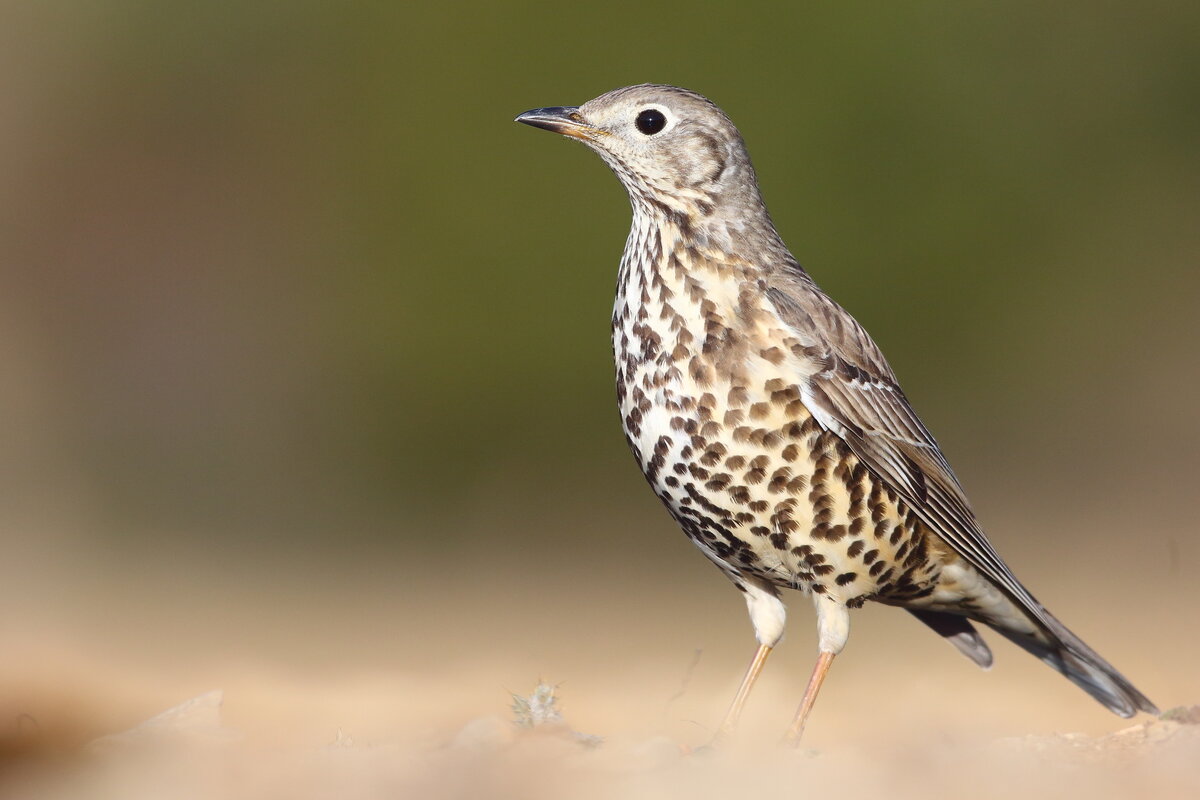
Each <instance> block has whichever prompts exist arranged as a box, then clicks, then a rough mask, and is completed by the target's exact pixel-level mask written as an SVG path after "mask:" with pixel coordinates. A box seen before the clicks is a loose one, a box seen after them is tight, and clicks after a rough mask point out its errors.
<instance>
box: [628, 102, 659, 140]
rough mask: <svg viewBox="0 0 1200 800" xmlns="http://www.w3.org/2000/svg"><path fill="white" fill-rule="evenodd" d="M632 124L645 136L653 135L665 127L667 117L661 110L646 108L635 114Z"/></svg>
mask: <svg viewBox="0 0 1200 800" xmlns="http://www.w3.org/2000/svg"><path fill="white" fill-rule="evenodd" d="M633 124H634V125H636V126H637V129H638V130H639V131H641V132H642V133H644V134H646V135H647V136H653V135H654V134H656V133H658V132H659V131H661V130H662V129H663V128H665V127H667V118H666V116H665V115H664V114H663V113H662V112H661V111H659V110H657V109H654V108H647V109H646V110H645V111H643V112H642V113H640V114H638V115H637V119H636V120H634V122H633Z"/></svg>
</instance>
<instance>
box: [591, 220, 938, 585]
mask: <svg viewBox="0 0 1200 800" xmlns="http://www.w3.org/2000/svg"><path fill="white" fill-rule="evenodd" d="M631 238H632V237H631ZM651 252H653V248H651ZM686 262H687V258H686V254H685V253H681V252H679V251H673V252H667V253H666V254H664V255H662V256H661V257H660V258H659V259H657V260H652V259H650V258H648V257H645V258H641V259H638V258H631V257H630V256H629V254H628V252H627V257H626V260H625V262H623V264H622V270H621V281H620V283H619V287H618V294H617V302H616V304H615V306H614V314H613V349H614V354H615V356H616V366H617V395H618V401H619V405H620V411H621V417H622V423H623V426H624V429H625V435H626V438H627V440H628V442H629V446H630V448H631V449H632V450H633V453H634V455H635V457H636V458H637V460H638V463H639V464H640V465H641V467H642V470H643V471H644V473H645V475H646V478H647V480H649V482H650V485H651V486H652V487H653V488H654V490H655V492H656V493H657V494H658V496H659V497H660V498H661V499H662V501H663V502H664V503H665V504H666V506H667V508H668V509H669V511H670V512H671V514H672V516H674V518H675V519H676V520H677V521H678V522H679V524H680V526H681V527H682V528H683V530H684V532H685V533H686V534H687V535H688V537H689V538H691V539H692V541H693V542H694V543H695V544H696V545H697V546H698V547H699V548H700V549H701V550H702V551H703V552H704V553H705V555H707V556H708V557H709V558H710V559H712V560H713V561H714V562H715V563H716V564H717V565H718V566H719V567H721V568H722V569H723V570H725V571H726V572H728V573H731V574H733V575H745V576H750V577H755V578H759V579H761V580H764V581H767V582H769V583H771V584H773V585H776V586H786V587H791V588H797V589H801V590H804V591H813V592H818V593H830V594H831V595H833V596H835V597H837V598H838V599H840V600H842V601H843V602H846V603H848V604H851V605H858V604H860V603H861V602H863V601H864V600H866V599H868V598H875V599H879V600H883V601H885V602H904V601H906V600H918V599H919V598H921V597H923V596H925V595H928V594H929V593H930V592H931V591H932V587H933V585H934V584H935V583H936V580H937V570H938V565H937V564H936V563H935V561H936V560H935V559H931V558H929V552H928V548H927V539H928V537H927V536H926V534H925V530H924V526H923V525H921V524H920V523H919V521H918V520H917V519H916V517H915V516H914V515H913V514H912V513H911V512H910V511H909V510H908V509H906V508H905V507H904V504H903V503H902V502H901V501H900V500H899V499H898V497H897V496H896V495H895V494H894V493H893V492H892V491H890V490H889V489H887V488H886V487H884V486H883V485H882V484H881V483H880V482H879V481H877V480H875V479H874V477H873V476H872V475H871V474H870V473H869V472H868V470H867V469H866V467H865V466H863V465H862V464H861V463H860V462H859V461H858V459H857V458H856V457H855V456H854V455H853V454H852V453H851V452H850V451H849V449H848V448H847V447H846V445H845V444H844V443H843V442H842V440H841V439H840V438H839V437H837V436H836V435H834V434H832V433H829V432H828V431H825V430H823V429H822V428H821V427H820V425H818V423H817V422H816V420H815V419H814V418H813V416H812V415H811V414H810V413H809V411H808V410H807V408H805V406H804V404H803V403H802V402H801V399H800V398H801V393H800V388H799V386H798V384H797V383H796V382H795V381H794V378H792V379H790V376H789V375H788V374H786V370H785V369H784V368H782V367H781V366H780V364H779V361H780V359H778V358H776V357H775V356H774V353H772V352H771V343H770V342H769V341H755V337H754V335H753V334H752V333H748V332H746V331H744V330H742V331H738V330H737V328H738V327H739V326H738V317H739V311H738V308H737V306H736V302H737V300H736V298H737V297H738V296H739V290H738V286H737V282H738V277H737V276H736V275H722V274H719V273H718V272H717V271H715V270H710V269H706V268H704V267H702V266H700V267H698V266H697V265H696V264H695V263H691V264H689V263H686ZM743 327H744V326H743Z"/></svg>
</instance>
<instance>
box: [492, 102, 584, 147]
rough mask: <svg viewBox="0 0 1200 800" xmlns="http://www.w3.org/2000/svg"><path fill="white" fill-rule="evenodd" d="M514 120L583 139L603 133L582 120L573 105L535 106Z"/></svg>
mask: <svg viewBox="0 0 1200 800" xmlns="http://www.w3.org/2000/svg"><path fill="white" fill-rule="evenodd" d="M514 122H524V123H525V124H526V125H532V126H533V127H535V128H545V129H546V130H548V131H554V132H555V133H561V134H562V135H563V136H570V137H572V138H575V139H583V140H584V141H595V139H596V137H597V136H599V135H600V134H601V133H603V131H601V130H600V129H599V128H594V127H592V126H591V125H589V124H587V123H586V122H584V121H583V117H582V116H581V115H580V113H579V109H578V108H577V107H575V106H555V107H554V108H535V109H533V110H532V111H526V112H525V113H524V114H522V115H521V116H519V117H517V118H516V119H515V120H514Z"/></svg>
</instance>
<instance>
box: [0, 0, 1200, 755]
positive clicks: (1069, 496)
mask: <svg viewBox="0 0 1200 800" xmlns="http://www.w3.org/2000/svg"><path fill="white" fill-rule="evenodd" d="M2 13H3V17H4V23H3V25H0V109H2V111H0V120H2V121H0V176H2V179H0V443H2V445H0V542H2V552H3V555H2V556H0V653H2V654H3V658H0V725H7V724H9V722H8V720H11V719H13V718H14V716H15V714H16V713H18V712H21V711H27V712H29V713H32V714H34V715H35V716H36V717H37V719H38V720H39V722H40V723H41V724H42V725H43V726H54V725H59V726H64V727H69V726H71V725H76V726H79V727H83V728H88V729H93V728H94V729H108V728H114V729H115V728H118V727H120V726H122V725H125V724H129V723H132V722H135V721H136V720H137V719H139V718H141V717H143V716H146V715H147V714H149V713H152V712H153V711H155V710H157V709H159V708H163V707H166V706H168V705H171V704H172V703H174V702H176V701H178V700H181V699H183V698H184V697H187V696H190V695H192V694H196V693H198V692H200V691H203V690H205V689H209V688H213V687H224V688H225V689H226V692H227V695H226V697H227V701H226V705H227V713H228V715H229V718H230V721H231V723H232V724H234V725H239V726H241V727H243V728H247V729H252V730H253V729H263V730H276V731H278V730H281V729H285V728H286V729H288V730H291V731H295V732H299V733H300V734H301V735H302V736H309V737H312V738H313V739H314V740H317V741H320V740H322V737H327V736H329V735H332V732H333V730H334V729H335V728H337V727H338V726H346V727H349V728H350V729H351V730H354V731H358V732H360V734H364V735H370V736H375V737H377V738H389V737H391V738H395V737H403V736H409V735H411V736H424V735H441V733H442V732H444V731H447V730H452V729H453V728H454V727H456V726H457V725H459V724H461V723H462V722H463V721H464V720H466V719H469V718H470V717H472V716H475V715H479V714H490V713H502V712H503V710H504V705H505V703H506V694H505V690H507V689H511V690H527V689H528V688H530V687H531V686H532V684H533V683H534V681H535V680H536V679H537V678H538V677H543V678H546V679H548V680H552V681H561V682H562V683H563V688H562V691H563V696H564V698H565V702H566V704H567V709H568V712H569V713H570V716H571V718H572V721H573V722H574V724H575V725H576V726H578V727H580V728H582V729H584V730H588V731H594V732H597V733H601V734H606V735H614V734H615V733H617V732H620V731H632V730H659V731H667V732H669V733H671V735H674V736H678V737H680V738H683V739H689V740H702V739H703V738H704V737H705V736H706V735H707V733H708V731H709V730H710V728H709V726H711V725H713V724H715V723H716V721H717V720H718V719H719V717H720V713H721V711H722V710H723V707H724V705H725V703H726V702H727V701H728V699H729V695H730V694H731V693H732V690H733V687H734V685H735V683H736V680H737V678H738V677H739V675H740V670H741V669H742V666H743V662H744V661H745V659H747V658H748V657H749V656H750V651H751V649H752V647H753V640H752V635H751V629H750V625H749V622H748V621H747V620H746V618H745V610H744V606H743V604H742V602H741V601H740V600H739V598H738V595H737V593H736V592H734V591H733V590H732V589H731V588H730V587H729V586H728V585H727V583H726V582H725V581H724V579H723V578H722V577H721V576H720V575H719V574H718V573H717V572H716V571H715V570H714V569H713V568H712V567H711V566H710V565H708V564H707V562H705V560H704V559H703V558H702V557H701V556H700V555H699V554H698V553H696V552H694V551H693V549H692V548H691V546H690V545H689V544H688V543H687V542H686V541H685V540H684V538H683V537H682V536H681V535H680V534H679V533H678V531H677V530H676V529H675V527H674V525H673V523H671V522H670V520H669V519H668V517H667V516H666V514H665V513H664V512H663V511H662V510H661V508H660V507H659V506H658V503H657V501H656V500H655V499H654V498H653V497H652V496H651V494H650V493H649V491H647V489H646V487H645V485H644V482H643V480H642V478H641V476H640V475H639V474H638V471H637V470H636V468H635V467H634V465H633V463H632V460H631V459H630V457H629V455H628V453H627V451H626V449H625V445H624V443H623V441H622V438H621V434H620V431H619V427H618V422H617V416H616V414H615V411H614V401H613V390H612V386H611V364H610V354H609V349H608V347H609V346H608V315H609V311H610V303H611V294H612V289H613V283H614V276H615V270H616V263H617V259H618V257H619V254H620V251H621V248H622V245H623V243H624V237H625V232H626V228H627V225H628V213H629V212H628V207H627V204H626V201H625V199H624V197H623V195H622V192H621V190H620V187H619V185H618V184H617V182H616V181H615V180H614V179H613V177H612V176H611V175H610V174H609V173H608V172H607V170H605V169H604V167H603V166H602V164H601V163H600V162H599V161H598V159H596V158H595V157H594V156H593V155H592V154H590V153H587V152H586V151H585V150H584V149H583V148H579V147H576V146H573V145H570V144H567V143H565V142H563V141H558V140H556V139H554V138H553V137H551V136H549V135H546V134H544V133H540V132H536V131H531V130H528V129H526V128H523V127H521V126H518V125H514V124H513V123H512V121H511V120H512V118H513V116H515V115H516V114H517V113H519V112H521V111H523V110H525V109H527V108H531V107H536V106H544V105H558V104H577V103H580V102H583V101H585V100H587V99H589V98H591V97H593V96H595V95H597V94H599V93H601V92H603V91H606V90H608V89H612V88H615V87H617V86H621V85H626V84H630V83H638V82H643V81H656V82H668V83H676V84H680V85H684V86H688V87H689V88H694V89H696V90H699V91H701V92H703V93H705V94H707V95H709V96H710V97H712V98H713V99H714V100H716V101H717V102H718V103H720V104H721V105H722V106H723V107H724V108H725V109H726V110H727V111H728V112H729V114H730V115H731V116H732V117H733V118H734V120H735V121H737V122H738V124H739V125H740V127H741V129H742V132H743V134H744V135H745V137H746V139H747V141H748V143H749V146H750V150H751V153H752V155H753V156H754V158H755V162H756V165H757V167H758V169H759V172H760V175H761V176H762V179H763V190H764V193H765V195H766V198H767V200H768V202H769V204H770V206H771V209H772V212H773V215H774V217H775V219H776V220H777V221H778V223H779V226H780V228H781V231H782V233H783V234H784V237H785V239H786V240H787V241H788V242H789V244H790V245H791V247H792V249H793V251H794V252H795V254H796V255H797V257H798V258H799V259H800V260H801V262H802V263H804V264H805V265H806V266H807V267H808V269H809V270H810V272H811V273H812V274H813V275H814V276H815V277H816V278H817V280H818V281H819V282H820V283H821V284H822V286H823V287H824V288H825V289H826V290H827V291H828V292H829V293H830V294H832V295H833V296H834V297H836V298H837V299H838V300H839V301H841V302H842V303H843V304H844V305H845V306H846V307H847V308H849V309H850V310H851V311H852V312H853V313H854V314H855V315H856V316H857V317H858V318H859V320H860V321H862V322H863V323H864V324H865V325H866V326H867V327H868V328H869V329H870V330H871V331H872V333H873V334H874V336H875V337H876V339H877V340H878V341H879V342H880V343H881V345H882V346H883V347H884V349H885V351H886V352H887V353H888V356H889V358H890V360H891V361H892V364H893V366H894V367H895V368H896V370H897V372H898V373H899V375H900V376H901V378H902V380H903V381H904V385H905V388H906V390H907V393H908V394H909V396H910V398H911V399H912V400H913V402H914V404H915V405H916V406H917V408H918V409H919V410H920V412H921V413H922V415H923V416H924V418H925V420H926V422H927V423H928V424H929V426H930V427H931V428H932V429H933V430H934V432H935V434H936V435H937V436H938V438H939V441H940V442H941V443H942V445H943V447H944V449H945V450H946V452H947V453H948V455H949V457H950V459H951V461H952V463H953V464H954V465H955V467H956V469H957V471H958V473H959V476H960V477H961V479H962V480H963V482H964V484H965V485H966V486H967V487H968V489H969V490H970V491H971V494H972V497H973V499H974V502H975V504H976V506H977V509H978V511H979V514H980V516H981V518H982V519H983V521H984V524H985V527H986V528H987V529H988V531H989V533H990V535H991V537H992V539H993V541H994V542H995V543H996V545H997V547H998V549H999V550H1000V551H1001V553H1002V554H1004V555H1005V556H1006V558H1007V559H1008V560H1009V561H1010V562H1011V563H1012V565H1013V567H1014V569H1015V571H1016V572H1017V574H1018V575H1020V576H1021V577H1022V579H1023V580H1024V581H1025V582H1026V583H1028V584H1029V585H1030V587H1031V588H1032V589H1033V591H1034V592H1035V593H1036V594H1038V595H1039V597H1041V599H1043V600H1044V601H1045V602H1046V604H1047V605H1048V606H1050V607H1051V608H1052V609H1054V610H1055V612H1056V613H1057V614H1058V615H1059V616H1061V617H1062V618H1063V619H1064V620H1066V621H1067V622H1068V623H1069V624H1070V625H1071V626H1072V627H1073V628H1075V629H1076V630H1077V631H1078V632H1079V633H1080V634H1081V635H1083V636H1084V638H1085V639H1087V640H1088V641H1089V642H1090V643H1092V644H1093V645H1094V646H1095V647H1096V648H1097V649H1098V650H1100V651H1101V652H1102V653H1104V654H1105V655H1106V656H1108V657H1109V658H1110V659H1111V660H1113V661H1114V662H1115V663H1116V664H1117V665H1118V666H1120V667H1121V668H1122V669H1123V670H1124V671H1125V672H1127V674H1128V675H1129V676H1130V677H1131V678H1133V679H1134V680H1135V681H1136V682H1137V683H1138V684H1139V685H1140V686H1141V687H1142V688H1143V689H1144V690H1145V691H1146V692H1147V693H1148V694H1150V695H1151V697H1152V698H1154V699H1155V700H1156V701H1157V702H1158V703H1159V704H1160V705H1162V706H1163V707H1164V708H1166V707H1169V706H1171V705H1176V704H1178V703H1182V702H1194V701H1196V700H1197V699H1198V698H1197V694H1198V691H1197V689H1198V687H1197V681H1196V679H1195V674H1196V667H1195V664H1196V661H1197V657H1200V644H1198V643H1197V639H1196V636H1195V630H1196V621H1197V614H1198V612H1200V590H1198V589H1197V588H1196V585H1195V582H1194V580H1193V579H1192V575H1193V574H1194V572H1195V570H1196V568H1197V564H1198V563H1200V544H1198V543H1197V540H1196V535H1195V531H1196V512H1195V505H1196V504H1195V496H1196V486H1195V482H1196V477H1197V474H1198V467H1200V455H1198V454H1200V420H1198V418H1197V414H1196V404H1197V400H1198V399H1200V398H1198V394H1200V391H1198V390H1200V367H1198V361H1197V358H1196V355H1195V348H1196V338H1197V333H1198V332H1200V324H1198V322H1197V317H1196V313H1197V312H1196V308H1197V306H1198V304H1200V271H1198V270H1197V260H1198V259H1197V257H1198V256H1200V225H1198V224H1197V220H1198V218H1200V192H1198V189H1200V102H1197V98H1198V97H1200V6H1198V5H1197V4H1195V3H1186V2H1150V3H1142V4H1128V3H1115V2H1112V3H1110V2H1065V3H1055V4H1050V6H1047V5H1046V4H1042V3H1032V2H1029V3H1026V2H1017V3H1008V4H1004V6H1003V8H997V7H994V6H989V5H987V4H964V3H958V2H949V1H947V2H929V3H921V4H892V3H866V2H848V3H839V4H836V5H835V4H828V5H824V6H821V7H803V8H796V9H791V10H784V9H781V8H780V7H778V6H777V4H773V3H765V2H748V3H742V4H738V5H737V7H736V8H735V7H733V6H730V5H727V4H722V3H706V2H701V3H691V4H688V12H687V13H681V12H680V10H679V8H677V7H674V6H662V7H659V6H655V5H647V4H646V3H641V2H639V3H616V4H613V3H608V4H602V5H599V6H566V5H563V4H561V3H544V2H534V3H525V4H485V3H465V4H459V5H446V6H438V5H435V4H429V3H390V4H376V3H365V2H351V3H340V4H329V3H317V2H296V1H295V0H292V1H291V2H262V3H256V4H240V3H224V2H213V3H199V4H196V3H161V2H159V3H152V2H143V1H142V0H110V1H109V2H107V3H102V4H95V3H82V2H75V3H71V2H66V3H52V4H51V3H46V4H21V3H15V2H14V3H6V4H5V6H4V9H3V12H2ZM791 606H792V609H793V614H792V619H791V625H790V628H789V630H790V637H789V639H788V641H787V644H786V646H785V647H784V648H783V649H782V650H781V652H780V654H779V656H778V658H777V659H776V660H775V663H773V664H772V665H771V669H769V670H768V673H767V677H766V678H765V680H764V685H763V688H762V690H761V693H760V694H761V696H757V697H756V698H755V699H754V700H752V702H751V708H750V714H749V719H748V721H749V724H750V725H751V726H752V727H753V726H756V725H757V726H761V727H762V728H763V730H768V731H779V730H782V728H783V726H784V724H785V723H786V720H787V719H788V716H789V715H790V713H791V709H792V707H793V704H794V703H795V702H796V701H797V700H798V699H799V696H800V693H801V691H802V688H803V681H804V679H805V676H806V675H807V672H808V669H809V666H810V660H811V652H812V650H813V633H812V632H813V621H812V616H811V611H810V610H809V608H808V604H807V602H805V601H803V600H801V599H800V598H799V597H798V596H796V598H795V600H794V602H792V604H791ZM855 626H856V627H855V633H854V635H853V636H852V637H851V644H850V646H849V648H848V650H847V652H846V655H845V658H844V659H839V663H838V667H837V669H835V671H834V675H833V678H832V679H831V682H830V683H829V684H828V685H827V690H826V692H825V693H824V694H823V697H822V703H821V704H820V705H819V706H818V709H817V714H816V716H815V717H814V719H813V724H812V726H811V738H812V739H813V741H814V742H815V743H818V744H819V743H821V742H823V741H833V740H835V739H836V738H837V737H839V736H848V735H850V734H851V733H852V732H853V731H855V730H856V725H861V723H862V720H863V719H865V718H870V719H871V728H872V730H874V731H876V732H882V734H883V735H886V734H888V733H889V732H891V733H894V732H895V731H896V730H897V729H899V728H900V727H901V725H902V724H903V723H904V721H905V720H908V719H911V717H912V715H913V714H916V713H919V714H921V715H924V716H925V717H929V716H930V715H932V718H933V719H934V721H935V722H936V721H937V719H940V717H939V716H938V715H939V714H942V715H944V717H945V719H946V720H952V721H954V722H956V723H957V724H960V725H961V724H962V723H963V721H964V720H968V721H970V722H971V723H975V724H978V725H979V726H980V729H982V730H984V731H987V732H991V733H996V734H999V733H1004V732H1021V731H1025V730H1029V729H1047V730H1049V729H1056V728H1059V729H1073V728H1079V729H1090V730H1101V729H1106V728H1109V727H1111V726H1112V725H1113V724H1114V720H1112V718H1110V717H1109V716H1108V715H1107V713H1106V712H1105V711H1104V710H1103V709H1102V708H1100V707H1099V706H1097V705H1096V704H1094V703H1093V702H1092V701H1090V700H1089V699H1088V698H1087V697H1086V696H1084V695H1083V694H1082V693H1080V692H1079V691H1078V690H1076V689H1075V688H1074V687H1072V686H1071V685H1069V684H1068V683H1066V682H1065V681H1063V680H1062V679H1061V678H1060V677H1059V676H1057V675H1055V674H1053V673H1052V672H1050V671H1049V670H1047V669H1045V668H1044V667H1042V666H1041V665H1039V664H1037V663H1036V662H1034V661H1033V660H1032V659H1030V658H1028V657H1027V656H1026V655H1025V654H1023V653H1020V652H1018V651H1016V650H1015V649H1014V648H1011V647H1009V646H1007V645H1004V644H999V643H996V649H997V655H998V659H997V667H996V668H995V669H994V670H993V671H992V672H991V673H990V674H984V673H982V672H979V671H978V670H976V669H975V668H974V667H973V666H972V665H970V664H969V663H968V662H966V661H965V660H964V659H962V658H961V657H959V656H958V655H956V654H955V653H953V652H952V651H951V650H950V649H949V648H946V647H945V646H944V645H943V644H941V643H940V642H938V641H936V637H932V636H929V635H926V633H925V632H924V631H923V630H922V629H921V628H920V627H919V626H918V625H917V624H916V623H915V622H913V621H911V620H910V619H909V618H908V617H907V615H904V614H900V613H899V612H896V611H894V610H890V609H874V608H873V609H865V610H864V611H863V612H861V613H859V614H858V615H857V616H856V617H855ZM910 635H911V636H910ZM994 638H995V637H993V639H994ZM697 650H699V651H702V652H701V655H700V658H699V660H698V661H696V662H695V664H694V668H692V669H691V671H690V672H689V665H690V664H692V663H693V660H694V653H695V652H696V651H697ZM685 684H686V685H685ZM939 690H940V691H944V692H946V694H943V695H940V697H941V698H942V699H941V700H939V701H938V703H937V705H939V706H941V707H942V708H943V710H942V711H941V712H930V711H929V706H930V697H931V696H937V695H932V694H931V693H934V692H937V691H939ZM673 698H674V699H673ZM572 712H573V713H572Z"/></svg>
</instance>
